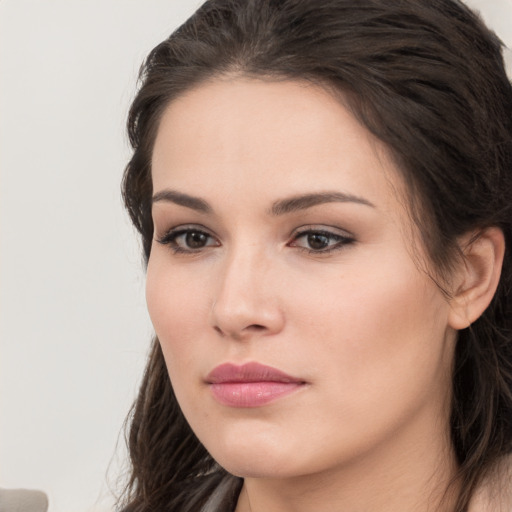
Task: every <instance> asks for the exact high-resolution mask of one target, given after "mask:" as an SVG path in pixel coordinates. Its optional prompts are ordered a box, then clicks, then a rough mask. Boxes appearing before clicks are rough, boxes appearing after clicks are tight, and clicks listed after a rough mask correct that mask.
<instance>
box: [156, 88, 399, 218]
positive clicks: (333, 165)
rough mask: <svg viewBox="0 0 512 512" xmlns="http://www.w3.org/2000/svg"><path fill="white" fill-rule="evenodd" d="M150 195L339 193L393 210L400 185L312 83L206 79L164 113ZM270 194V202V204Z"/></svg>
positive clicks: (370, 141) (387, 161)
mask: <svg viewBox="0 0 512 512" xmlns="http://www.w3.org/2000/svg"><path fill="white" fill-rule="evenodd" d="M152 178H153V188H154V191H158V190H161V189H163V188H167V187H171V188H180V189H184V190H183V191H184V192H193V193H194V194H195V195H202V194H206V195H208V196H209V197H212V198H213V199H215V196H216V195H218V196H223V197H225V196H226V195H230V194H235V195H236V194H237V193H240V192H242V193H243V194H244V195H245V196H246V198H247V197H251V196H254V195H258V197H259V196H261V195H262V194H263V195H265V194H266V195H267V196H268V199H269V200H271V199H278V198H279V197H278V196H280V195H283V194H284V195H291V194H299V193H304V192H306V191H309V192H312V191H313V192H314V191H322V190H325V189H333V188H334V189H338V190H340V191H342V192H347V193H351V194H354V195H360V196H365V197H367V198H368V200H369V201H371V202H372V203H374V204H379V205H380V208H382V209H383V210H389V209H390V208H391V209H393V208H395V207H396V204H395V203H396V200H397V198H396V197H392V196H396V194H393V190H396V189H398V188H402V184H401V178H400V176H399V174H398V172H397V170H396V168H395V166H394V164H393V162H392V159H391V158H390V156H389V153H388V151H387V150H386V148H385V147H384V145H383V144H382V143H381V142H380V141H378V140H377V139H376V138H375V137H373V136H372V135H371V134H370V133H369V132H368V130H367V129H366V128H365V127H363V126H362V125H361V124H360V123H359V122H358V121H357V120H356V119H355V118H354V116H353V115H352V114H351V113H350V112H349V111H348V109H347V108H346V107H345V106H344V105H343V104H342V102H341V101H340V99H338V98H335V97H334V96H333V95H332V94H330V93H329V92H327V91H326V90H325V89H323V88H321V87H320V86H317V85H312V84H310V83H305V82H292V81H279V82H276V81H264V80H255V79H244V78H237V79H232V80H227V79H218V80H215V81H212V82H207V83H205V84H202V85H200V86H199V87H197V88H195V89H192V90H191V91H189V92H187V93H186V94H184V95H183V96H181V97H179V98H177V99H176V100H174V101H173V102H171V103H170V105H168V107H167V108H166V110H165V112H164V114H163V116H162V119H161V122H160V126H159V130H158V134H157V138H156V142H155V146H154V151H153V160H152ZM270 196H275V197H270Z"/></svg>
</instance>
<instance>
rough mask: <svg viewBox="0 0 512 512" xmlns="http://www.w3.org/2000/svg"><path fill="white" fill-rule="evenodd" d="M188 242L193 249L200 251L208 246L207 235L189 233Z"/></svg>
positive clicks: (195, 232) (194, 232)
mask: <svg viewBox="0 0 512 512" xmlns="http://www.w3.org/2000/svg"><path fill="white" fill-rule="evenodd" d="M186 242H187V245H188V246H189V247H190V248H191V249H200V248H201V247H204V246H205V245H206V235H205V234H204V233H199V232H197V231H192V232H191V233H187V236H186Z"/></svg>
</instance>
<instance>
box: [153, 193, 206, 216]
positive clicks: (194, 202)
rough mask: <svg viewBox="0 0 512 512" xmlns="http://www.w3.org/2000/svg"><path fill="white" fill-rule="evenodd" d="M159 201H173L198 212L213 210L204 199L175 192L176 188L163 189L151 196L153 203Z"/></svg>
mask: <svg viewBox="0 0 512 512" xmlns="http://www.w3.org/2000/svg"><path fill="white" fill-rule="evenodd" d="M159 201H166V202H169V203H175V204H178V205H180V206H185V207H187V208H191V209H192V210H196V211H197V212H200V213H212V211H213V210H212V207H211V206H210V205H209V204H208V203H207V202H206V201H205V200H204V199H201V198H199V197H194V196H189V195H188V194H184V193H183V192H177V191H176V190H169V189H165V190H161V191H160V192H157V193H156V194H155V195H154V196H153V198H152V203H153V204H155V203H157V202H159Z"/></svg>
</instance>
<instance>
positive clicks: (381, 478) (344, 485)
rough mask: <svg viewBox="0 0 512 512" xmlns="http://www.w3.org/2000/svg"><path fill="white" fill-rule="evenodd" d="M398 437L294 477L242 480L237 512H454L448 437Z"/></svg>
mask: <svg viewBox="0 0 512 512" xmlns="http://www.w3.org/2000/svg"><path fill="white" fill-rule="evenodd" d="M419 427H421V428H420V430H421V437H418V431H417V429H414V428H413V429H410V430H409V431H408V432H402V433H396V435H395V436H393V438H392V439H390V440H389V441H388V442H387V443H386V444H385V445H382V446H380V447H379V449H378V450H373V451H372V453H371V454H366V455H364V456H361V457H358V458H357V459H356V460H353V461H349V462H346V463H344V464H342V465H340V466H339V467H336V468H331V469H330V470H329V471H325V472H321V473H317V474H311V475H303V476H298V477H293V478H246V479H245V481H244V487H243V489H242V492H241V494H240V498H239V502H238V505H237V508H236V512H263V511H264V512H312V511H315V512H339V511H340V510H343V511H344V512H377V511H378V512H402V511H403V512H433V511H436V512H453V510H454V508H455V501H456V497H457V493H458V487H457V486H451V487H449V484H450V482H451V480H452V479H453V477H454V475H455V472H456V469H457V464H456V461H455V455H454V453H453V450H452V448H451V443H450V437H449V433H448V432H444V433H443V435H440V433H439V430H436V429H430V430H427V429H425V425H421V424H420V425H419Z"/></svg>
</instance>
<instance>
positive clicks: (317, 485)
mask: <svg viewBox="0 0 512 512" xmlns="http://www.w3.org/2000/svg"><path fill="white" fill-rule="evenodd" d="M141 80H142V81H141V88H140V90H139V93H138V95H137V97H136V98H135V100H134V102H133V105H132V108H131V112H130V118H129V123H128V127H129V134H130V140H131V143H132V146H133V149H134V153H133V157H132V159H131V161H130V163H129V165H128V167H127V169H126V173H125V179H124V183H123V193H124V198H125V203H126V206H127V208H128V211H129V213H130V215H131V218H132V220H133V222H134V224H135V226H136V227H137V229H138V230H139V231H140V233H141V236H142V241H143V247H144V255H145V259H146V262H147V301H148V308H149V313H150V316H151V318H152V321H153V324H154V327H155V331H156V335H157V338H156V339H155V341H154V345H153V348H152V352H151V355H150V358H149V361H148V365H147V368H146V373H145V377H144V380H143V383H142V386H141V390H140V393H139V397H138V399H137V401H136V403H135V405H134V408H133V415H132V417H131V420H130V421H131V424H130V432H129V449H130V455H131V461H132V466H133V467H132V472H131V479H130V482H129V486H128V490H127V493H126V497H125V502H124V504H123V507H124V510H126V511H149V510H173V511H197V510H204V511H206V510H207V511H218V510H222V511H225V510H226V511H234V510H236V512H247V511H250V512H261V511H265V512H269V511H274V510H279V511H287V510H294V511H311V510H315V511H316V510H319V511H339V510H350V511H356V510H357V511H363V510H364V511H372V510H378V511H380V512H382V511H387V510H393V511H397V510H404V511H412V510H414V511H427V510H442V511H450V512H453V511H456V512H462V511H465V510H484V509H485V508H484V507H490V508H488V510H500V508H499V507H506V506H507V505H506V500H507V488H508V478H509V477H508V473H507V471H508V465H507V459H506V457H507V455H508V454H509V453H510V451H511V449H512V396H511V385H512V373H511V363H512V343H511V341H512V339H511V327H512V326H511V318H512V315H511V296H510V290H511V284H512V282H511V268H512V267H511V243H512V210H511V204H510V203H511V202H510V198H511V197H512V120H511V115H510V113H511V112H512V88H511V85H510V83H509V82H508V80H507V78H506V75H505V71H504V67H503V60H502V57H501V47H500V43H499V41H498V40H497V38H496V37H495V36H494V35H493V34H492V33H490V32H489V31H488V30H487V29H486V28H485V27H484V26H483V24H482V22H481V21H480V20H479V19H478V18H477V17H476V16H475V15H474V14H473V13H472V12H470V11H469V10H468V9H467V8H466V7H464V6H463V5H462V4H461V3H460V2H457V1H454V0H435V1H432V0H406V1H403V2H396V1H394V0H393V1H392V0H362V1H360V2H353V1H348V0H322V1H318V0H315V1H312V0H282V1H277V0H263V1H262V0H258V1H256V0H212V1H210V2H207V3H205V4H204V5H203V6H202V7H201V8H200V9H199V10H198V11H197V12H196V14H195V15H194V16H193V17H192V18H190V19H189V20H188V21H187V22H186V23H185V24H184V25H183V26H182V27H180V28H179V29H178V30H177V31H176V32H175V33H174V34H172V35H171V36H170V37H169V39H167V40H166V41H164V42H163V43H161V44H160V45H159V46H157V47H156V48H155V49H154V50H153V51H152V52H151V54H150V55H149V57H148V59H147V61H146V63H145V65H144V66H143V69H142V74H141ZM468 507H470V508H468ZM471 507H472V508H471ZM475 507H476V508H475ZM485 510H487V509H485ZM503 510H505V508H503Z"/></svg>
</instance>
